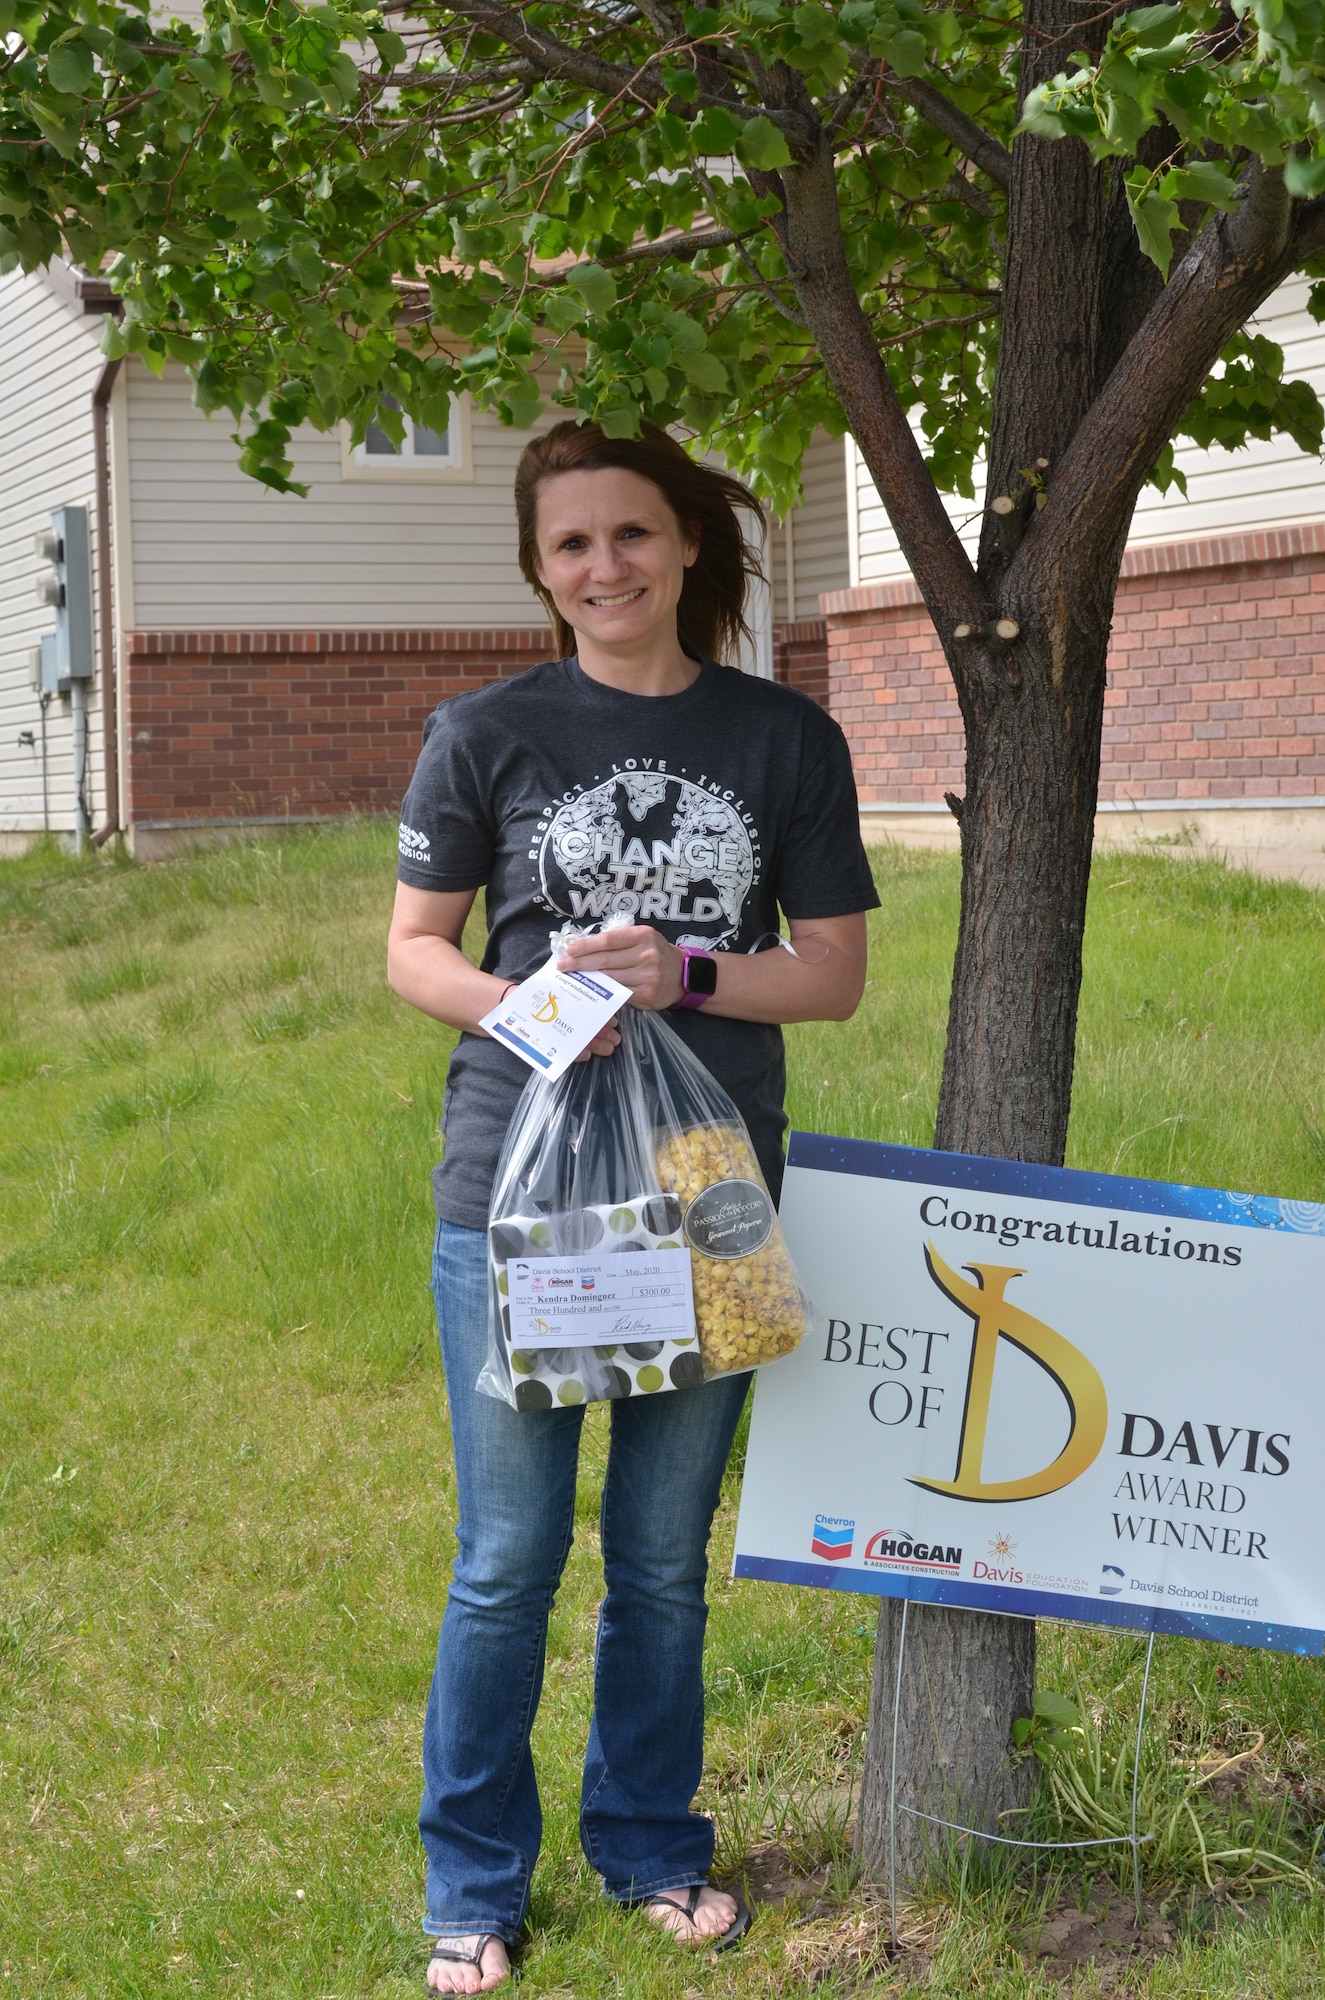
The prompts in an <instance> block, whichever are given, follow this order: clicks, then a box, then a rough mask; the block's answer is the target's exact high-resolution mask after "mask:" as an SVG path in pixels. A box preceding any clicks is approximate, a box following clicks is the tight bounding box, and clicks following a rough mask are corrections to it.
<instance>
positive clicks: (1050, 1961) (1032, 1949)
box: [1019, 1881, 1178, 1993]
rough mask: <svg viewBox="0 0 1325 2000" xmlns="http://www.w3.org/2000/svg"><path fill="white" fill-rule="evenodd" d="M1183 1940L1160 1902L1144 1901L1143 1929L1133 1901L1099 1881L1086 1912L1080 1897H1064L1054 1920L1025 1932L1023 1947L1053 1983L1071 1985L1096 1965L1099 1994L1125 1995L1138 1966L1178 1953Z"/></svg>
mask: <svg viewBox="0 0 1325 2000" xmlns="http://www.w3.org/2000/svg"><path fill="white" fill-rule="evenodd" d="M1177 1937H1178V1931H1177V1926H1176V1924H1173V1923H1171V1922H1170V1920H1169V1919H1168V1918H1167V1917H1165V1916H1163V1915H1162V1914H1161V1913H1160V1910H1159V1909H1158V1907H1157V1906H1156V1905H1155V1904H1152V1903H1145V1902H1143V1903H1142V1906H1141V1923H1140V1925H1139V1926H1138V1924H1137V1921H1136V1906H1135V1903H1134V1902H1133V1900H1132V1897H1131V1896H1130V1895H1129V1894H1127V1893H1125V1892H1124V1891H1121V1890H1119V1889H1117V1888H1116V1887H1115V1886H1114V1885H1113V1884H1112V1883H1110V1882H1104V1881H1097V1882H1096V1883H1095V1884H1094V1886H1093V1887H1092V1889H1091V1892H1090V1900H1089V1902H1088V1903H1087V1905H1086V1907H1085V1909H1082V1907H1081V1905H1080V1902H1079V1900H1078V1899H1077V1898H1076V1897H1073V1896H1064V1897H1063V1898H1062V1899H1061V1901H1060V1902H1059V1903H1058V1905H1057V1907H1056V1909H1054V1910H1053V1911H1051V1913H1050V1914H1049V1915H1048V1917H1046V1918H1041V1919H1037V1921H1036V1922H1035V1923H1034V1924H1033V1925H1031V1926H1029V1927H1028V1928H1027V1929H1026V1930H1025V1931H1023V1933H1022V1935H1021V1938H1020V1939H1019V1943H1020V1945H1021V1948H1022V1950H1023V1951H1024V1952H1025V1953H1026V1955H1027V1957H1028V1958H1032V1959H1034V1960H1036V1961H1037V1962H1038V1964H1039V1966H1040V1968H1041V1970H1042V1971H1044V1972H1045V1973H1047V1974H1048V1975H1049V1977H1050V1978H1051V1979H1053V1978H1057V1979H1059V1980H1060V1981H1061V1982H1062V1983H1064V1984H1070V1983H1071V1982H1072V1981H1073V1980H1074V1979H1075V1976H1076V1970H1077V1968H1078V1967H1079V1966H1082V1965H1090V1966H1092V1967H1093V1968H1094V1971H1095V1984H1096V1987H1097V1988H1098V1990H1099V1991H1101V1992H1103V1993H1110V1992H1121V1991H1124V1990H1125V1987H1124V1985H1123V1982H1124V1981H1125V1980H1126V1979H1127V1978H1128V1977H1129V1976H1130V1975H1131V1973H1132V1972H1133V1971H1134V1970H1135V1969H1136V1967H1137V1966H1138V1965H1140V1964H1144V1963H1147V1962H1149V1961H1150V1960H1153V1959H1156V1958H1160V1957H1163V1956H1164V1955H1165V1954H1166V1953H1167V1952H1170V1951H1172V1950H1173V1947H1174V1945H1175V1944H1176V1943H1177Z"/></svg>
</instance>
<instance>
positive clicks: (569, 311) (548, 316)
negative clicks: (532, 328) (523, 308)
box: [543, 291, 584, 333]
mask: <svg viewBox="0 0 1325 2000" xmlns="http://www.w3.org/2000/svg"><path fill="white" fill-rule="evenodd" d="M543 317H544V319H545V320H546V321H547V322H548V324H549V326H553V327H555V328H556V330H557V332H558V333H569V332H570V330H571V328H572V327H573V326H578V325H579V324H580V321H581V320H582V319H583V318H584V301H583V299H581V298H580V296H579V294H578V293H577V292H571V291H561V292H549V293H548V295H547V302H546V304H545V305H544V307H543Z"/></svg>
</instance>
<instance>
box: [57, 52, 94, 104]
mask: <svg viewBox="0 0 1325 2000" xmlns="http://www.w3.org/2000/svg"><path fill="white" fill-rule="evenodd" d="M46 74H47V76H48V78H49V79H50V85H51V89H52V90H58V91H59V92H60V93H61V94H62V95H63V96H66V97H81V96H82V95H83V93H84V91H86V90H90V89H91V87H92V78H93V75H94V74H95V71H94V69H93V64H92V51H91V49H90V48H89V47H88V45H87V43H86V42H57V43H56V44H55V47H54V48H53V49H52V50H51V52H50V55H49V56H48V57H47V59H46Z"/></svg>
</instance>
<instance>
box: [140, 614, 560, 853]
mask: <svg viewBox="0 0 1325 2000" xmlns="http://www.w3.org/2000/svg"><path fill="white" fill-rule="evenodd" d="M551 646H552V642H551V637H550V634H549V633H548V632H546V631H540V630H538V629H537V628H536V627H535V628H530V629H519V628H517V629H515V630H512V631H505V632H464V631H453V632H134V633H130V634H128V635H127V638H126V643H125V660H126V672H125V690H126V701H127V728H126V732H125V733H126V737H127V741H126V742H125V744H124V746H123V751H124V755H125V758H126V761H127V768H128V784H129V818H130V820H131V821H133V822H134V823H135V824H140V823H142V822H144V821H146V822H148V823H149V824H150V823H160V822H169V821H184V820H195V819H230V818H261V817H264V816H268V815H271V814H284V813H290V814H293V815H300V814H308V813H340V812H348V811H360V812H392V811H394V810H395V808H396V806H397V805H398V804H399V802H400V797H401V794H402V792H403V791H404V789H405V786H406V784H407V783H408V781H409V776H410V773H411V771H412V770H413V768H414V762H415V759H416V757H417V756H418V753H419V741H420V735H421V732H422V729H423V724H424V721H425V719H426V718H427V716H428V715H429V714H431V712H432V710H433V709H434V708H435V707H436V706H437V703H438V702H439V701H442V700H444V699H445V698H446V697H447V696H448V695H453V694H463V693H464V692H465V691H466V690H467V689H470V688H476V687H482V686H484V685H485V684H486V683H487V682H488V681H492V680H497V679H500V678H502V677H503V676H506V675H510V674H518V673H522V672H523V671H524V669H525V668H526V667H530V666H533V665H535V664H536V663H537V661H539V660H545V659H547V658H548V656H549V654H550V652H551Z"/></svg>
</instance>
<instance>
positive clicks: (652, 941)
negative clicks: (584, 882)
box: [557, 924, 684, 1013]
mask: <svg viewBox="0 0 1325 2000" xmlns="http://www.w3.org/2000/svg"><path fill="white" fill-rule="evenodd" d="M683 964H684V960H683V958H682V956H681V953H680V952H679V951H678V950H677V948H676V946H675V945H674V944H669V943H668V942H667V939H666V938H665V937H663V936H662V934H661V932H659V931H655V930H654V929H653V927H652V926H651V925H650V924H623V925H621V926H620V928H619V929H617V930H610V931H596V932H595V933H594V935H593V936H592V937H578V938H567V940H566V942H565V944H564V945H563V946H562V948H561V951H560V952H559V954H558V956H557V969H558V971H560V972H607V973H610V974H611V976H612V978H613V979H619V980H620V982H621V984H622V985H623V986H628V987H629V988H630V996H631V1004H632V1006H635V1007H640V1008H642V1009H643V1010H644V1012H645V1013H654V1012H657V1011H659V1010H660V1009H662V1008H664V1007H674V1006H675V1005H676V1002H677V1001H678V1000H679V999H680V998H681V994H682V990H683V989H682V986H681V970H682V966H683Z"/></svg>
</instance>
